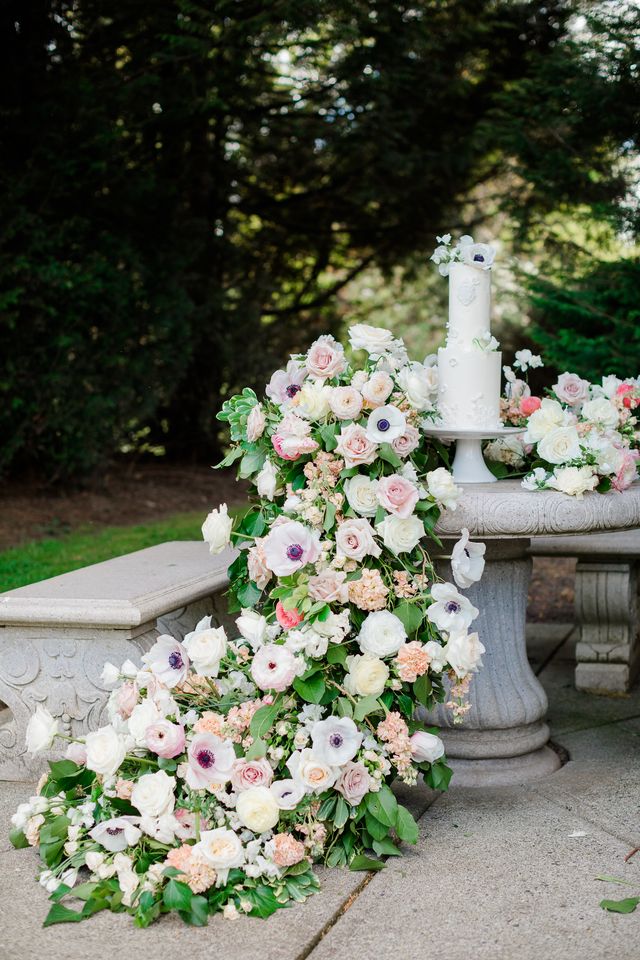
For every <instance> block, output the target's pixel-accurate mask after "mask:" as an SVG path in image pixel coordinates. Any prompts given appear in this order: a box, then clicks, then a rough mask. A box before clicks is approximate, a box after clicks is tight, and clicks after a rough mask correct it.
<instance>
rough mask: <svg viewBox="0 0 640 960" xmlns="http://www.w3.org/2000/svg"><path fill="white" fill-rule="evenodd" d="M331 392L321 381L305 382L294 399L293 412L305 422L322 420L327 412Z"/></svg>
mask: <svg viewBox="0 0 640 960" xmlns="http://www.w3.org/2000/svg"><path fill="white" fill-rule="evenodd" d="M330 396H331V390H330V388H329V387H325V385H324V383H323V382H322V381H321V380H305V382H304V383H303V384H302V389H301V390H300V391H299V392H298V393H297V394H296V396H295V399H294V406H295V411H296V413H297V414H299V415H300V416H301V417H304V418H305V420H315V421H317V420H324V419H325V417H326V416H327V414H328V413H329V410H330V409H331V408H330V406H329V398H330Z"/></svg>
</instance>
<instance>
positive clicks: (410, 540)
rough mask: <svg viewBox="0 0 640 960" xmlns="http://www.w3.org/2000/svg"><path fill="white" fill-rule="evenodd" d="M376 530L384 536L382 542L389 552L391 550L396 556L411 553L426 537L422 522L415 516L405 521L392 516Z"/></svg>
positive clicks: (381, 522) (386, 518) (383, 521)
mask: <svg viewBox="0 0 640 960" xmlns="http://www.w3.org/2000/svg"><path fill="white" fill-rule="evenodd" d="M376 530H377V531H378V533H380V534H382V542H383V543H384V545H385V547H386V548H387V550H391V552H392V553H395V555H396V556H398V555H399V554H401V553H411V551H412V550H413V548H414V547H415V546H417V544H418V543H420V540H421V539H422V538H423V537H424V535H425V534H424V525H423V523H422V520H421V519H420V518H419V517H417V516H416V515H415V514H413V515H412V516H410V517H407V518H406V519H404V520H403V519H402V517H396V516H394V515H393V514H390V515H389V516H388V517H385V518H384V520H381V521H380V523H379V524H378V525H377V526H376Z"/></svg>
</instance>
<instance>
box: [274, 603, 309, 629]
mask: <svg viewBox="0 0 640 960" xmlns="http://www.w3.org/2000/svg"><path fill="white" fill-rule="evenodd" d="M276 619H277V621H278V623H279V624H280V626H281V627H282V629H283V630H291V629H292V627H297V626H298V624H299V623H302V621H303V620H304V617H303V616H302V615H301V614H299V613H298V611H297V610H296V609H295V608H294V609H293V610H285V608H284V605H283V603H282V601H281V600H278V602H277V604H276Z"/></svg>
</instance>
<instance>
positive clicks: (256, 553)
mask: <svg viewBox="0 0 640 960" xmlns="http://www.w3.org/2000/svg"><path fill="white" fill-rule="evenodd" d="M247 568H248V573H249V577H250V578H251V580H253V582H254V583H255V584H256V586H257V587H259V588H260V590H264V588H265V587H266V585H267V584H268V583H269V580H271V577H272V573H271V570H269V568H268V566H267V562H266V558H265V555H264V548H263V546H262V539H258V538H256V542H255V546H253V547H251V548H250V550H249V552H248V554H247Z"/></svg>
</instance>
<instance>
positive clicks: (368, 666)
mask: <svg viewBox="0 0 640 960" xmlns="http://www.w3.org/2000/svg"><path fill="white" fill-rule="evenodd" d="M347 669H348V671H349V672H348V674H347V675H346V677H345V678H344V685H345V687H346V688H347V690H348V691H349V693H351V694H352V695H353V696H356V697H379V696H380V694H381V693H382V692H383V690H384V688H385V684H386V682H387V680H388V679H389V667H388V666H387V664H386V663H385V662H384V660H380V658H379V657H372V656H371V655H370V654H368V653H366V654H363V655H360V654H356V655H355V656H353V657H347Z"/></svg>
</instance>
